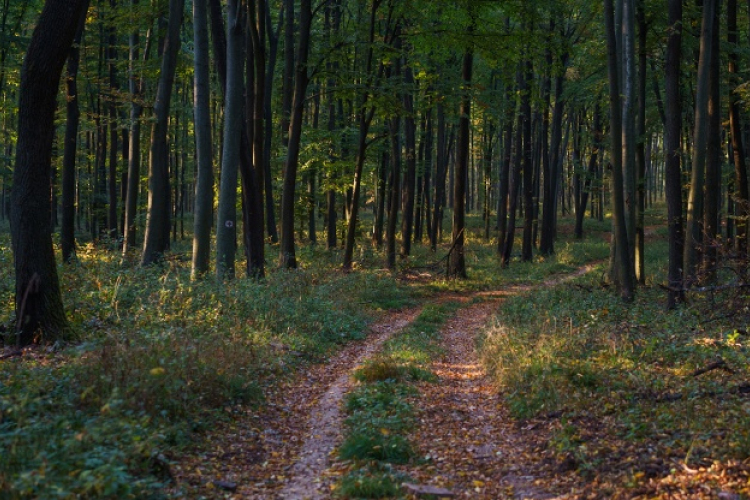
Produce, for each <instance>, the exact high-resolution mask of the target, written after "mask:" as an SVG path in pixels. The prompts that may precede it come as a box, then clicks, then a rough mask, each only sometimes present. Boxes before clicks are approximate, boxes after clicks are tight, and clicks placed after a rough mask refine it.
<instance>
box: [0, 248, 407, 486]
mask: <svg viewBox="0 0 750 500" xmlns="http://www.w3.org/2000/svg"><path fill="white" fill-rule="evenodd" d="M176 252H184V253H187V249H186V248H181V249H180V248H178V249H177V250H176ZM176 255H179V253H176ZM307 258H310V259H313V260H309V261H308V260H305V259H307ZM316 258H317V256H316V255H312V254H310V253H308V254H303V256H302V259H301V260H302V262H303V266H304V269H302V270H298V271H293V272H273V271H272V272H270V273H269V276H268V278H267V279H266V281H265V282H264V283H256V282H253V281H251V280H247V279H237V280H235V281H233V282H232V283H230V284H227V285H222V284H218V283H216V282H215V280H213V279H212V278H208V279H205V280H202V281H191V280H190V278H189V272H190V271H189V262H187V263H186V262H184V261H182V260H180V259H168V260H167V261H166V262H165V263H164V265H163V266H162V267H157V268H149V269H141V268H139V267H137V266H136V265H135V264H133V263H131V262H129V261H126V262H121V261H120V258H119V256H117V255H116V254H115V253H113V252H111V251H107V250H106V249H100V248H96V247H94V246H92V245H89V246H85V247H83V248H81V249H80V251H79V260H78V262H77V263H76V264H75V265H74V266H71V267H67V268H64V269H63V268H60V272H61V283H62V287H63V297H64V301H65V306H66V310H67V311H68V316H69V318H70V320H71V324H72V326H73V331H74V337H73V338H71V339H69V340H68V342H63V343H59V344H56V345H55V346H43V347H41V348H38V349H35V350H32V351H30V352H28V353H27V355H25V356H24V357H23V358H13V359H10V360H6V361H2V362H0V449H2V450H3V452H2V453H0V497H3V498H32V497H33V498H53V497H54V498H160V497H162V496H163V493H162V492H163V487H164V484H165V482H167V481H168V480H169V477H168V474H166V472H165V467H164V462H165V461H166V462H167V463H168V459H165V460H162V459H161V458H159V457H168V456H170V455H171V454H174V453H179V449H180V447H181V446H182V445H183V444H186V443H188V442H190V441H191V440H192V438H191V435H192V434H193V433H195V432H201V431H202V430H204V429H207V428H209V427H210V426H211V425H212V422H213V421H215V420H216V419H222V418H229V417H228V413H227V412H226V411H224V409H225V408H226V407H227V406H235V405H246V406H247V405H249V406H253V405H262V404H263V393H264V391H265V388H266V386H268V385H269V384H273V383H275V381H276V380H278V379H279V378H282V377H287V376H289V375H291V374H292V373H294V372H295V371H296V370H297V369H299V367H301V366H304V365H305V364H308V363H312V362H322V361H324V360H325V359H327V357H328V356H329V355H330V354H331V353H332V352H333V351H334V350H336V349H338V348H339V347H340V346H342V345H344V344H346V343H347V342H350V341H352V340H357V339H361V338H363V337H364V331H365V327H366V325H367V323H368V322H369V321H371V319H372V318H373V317H374V315H375V314H377V313H379V312H380V311H383V310H385V309H388V308H391V307H393V306H394V305H398V304H409V303H413V300H414V299H413V298H412V296H411V292H410V290H409V289H408V288H407V287H405V286H401V285H400V284H398V283H396V282H395V281H394V279H393V277H392V276H391V275H390V274H389V273H386V272H382V271H379V270H373V271H369V270H364V269H363V270H361V271H360V272H357V273H352V274H343V273H340V272H336V271H335V270H334V269H333V264H332V263H328V262H325V261H324V260H323V259H320V262H315V261H314V259H316ZM11 259H12V255H11V253H10V251H9V248H8V241H7V239H5V240H0V264H7V265H1V266H0V300H1V301H2V303H3V304H4V306H3V307H2V312H1V313H0V314H1V315H2V316H0V323H3V324H9V323H10V321H11V319H10V316H9V315H10V313H11V311H12V298H13V281H12V275H11V273H12V265H10V262H11ZM8 341H9V342H10V339H8ZM167 467H168V465H167Z"/></svg>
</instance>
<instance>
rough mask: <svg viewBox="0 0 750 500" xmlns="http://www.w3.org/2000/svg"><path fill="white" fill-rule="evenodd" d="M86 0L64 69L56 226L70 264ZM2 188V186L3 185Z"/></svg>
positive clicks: (72, 246)
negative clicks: (58, 222) (59, 218)
mask: <svg viewBox="0 0 750 500" xmlns="http://www.w3.org/2000/svg"><path fill="white" fill-rule="evenodd" d="M88 3H89V2H88V0H85V1H84V4H85V5H84V7H82V8H81V16H80V19H79V21H78V28H77V30H76V34H75V38H74V41H73V45H72V46H71V47H70V53H69V54H68V70H67V75H66V77H67V79H66V87H67V96H66V99H65V100H66V102H67V105H66V113H67V119H66V121H65V149H64V153H63V170H62V226H61V227H60V246H61V248H62V260H63V263H70V262H72V261H73V259H74V258H75V252H76V239H75V209H76V203H75V196H76V152H77V150H78V148H77V146H78V124H79V122H80V116H81V113H80V111H79V108H78V85H77V79H78V66H79V63H80V59H81V51H80V48H79V47H78V46H79V45H80V43H81V38H82V36H83V29H84V26H85V25H86V10H87V8H88ZM3 187H4V186H3Z"/></svg>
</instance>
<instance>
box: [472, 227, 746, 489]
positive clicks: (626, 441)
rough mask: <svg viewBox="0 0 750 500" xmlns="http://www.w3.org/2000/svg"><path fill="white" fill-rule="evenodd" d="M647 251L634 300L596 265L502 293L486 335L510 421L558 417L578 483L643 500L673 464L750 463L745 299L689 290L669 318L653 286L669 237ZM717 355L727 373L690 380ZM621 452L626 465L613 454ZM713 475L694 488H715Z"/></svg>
mask: <svg viewBox="0 0 750 500" xmlns="http://www.w3.org/2000/svg"><path fill="white" fill-rule="evenodd" d="M646 251H647V256H646V262H647V271H648V272H649V279H648V280H647V286H646V287H641V288H639V290H638V294H637V296H636V300H635V302H634V303H633V304H631V305H624V304H622V302H621V301H619V300H618V299H617V298H616V297H615V295H614V294H613V291H612V290H611V289H608V288H604V287H602V286H601V283H600V278H601V276H602V275H603V274H604V272H605V266H606V264H602V265H600V266H599V268H598V269H596V270H595V271H594V272H592V273H589V275H587V276H582V277H579V278H577V279H576V280H575V281H574V282H573V283H569V284H565V285H560V286H557V287H554V288H549V287H548V288H542V289H535V290H534V291H533V292H531V293H528V294H524V295H522V296H518V297H511V298H509V299H508V300H506V301H505V302H504V304H503V307H502V310H501V311H498V314H497V322H496V324H495V326H494V327H492V328H490V329H488V330H487V331H486V332H485V334H484V335H483V337H482V339H481V345H482V353H483V359H484V362H485V365H486V366H487V367H488V369H489V371H490V372H491V373H492V375H493V377H494V379H495V381H496V382H497V384H498V386H499V387H500V389H501V390H502V392H503V394H504V397H505V399H506V401H507V404H508V406H509V408H510V409H511V411H512V414H513V415H514V416H515V417H516V418H518V419H541V421H545V422H546V421H547V416H549V415H562V419H561V421H560V423H559V425H557V426H551V429H552V435H551V440H550V444H551V446H552V448H553V449H554V450H555V451H556V452H558V454H559V456H564V455H572V456H574V457H575V463H577V468H578V472H579V474H581V475H582V476H584V477H594V476H597V475H598V474H604V475H605V476H606V475H607V474H609V475H610V476H613V477H614V476H616V477H614V478H611V481H612V482H613V484H614V486H613V487H615V488H630V491H640V492H641V493H640V494H644V493H643V491H644V490H638V488H644V487H647V486H648V485H649V484H650V483H649V480H650V478H652V477H659V476H669V475H670V474H675V471H674V470H672V472H670V466H669V465H668V464H670V463H674V464H676V463H683V464H685V465H686V466H687V467H692V468H696V469H700V470H703V471H705V470H708V469H709V468H710V467H711V466H712V464H727V463H731V460H732V459H738V460H746V459H748V458H750V446H748V445H749V444H750V440H748V431H747V429H748V424H750V418H749V417H748V413H747V409H748V403H747V402H746V399H745V398H744V397H743V396H742V394H741V393H740V392H738V391H737V387H741V386H742V385H743V384H745V383H746V382H745V381H746V380H747V378H748V375H750V370H749V369H748V366H750V354H749V352H748V350H747V345H746V344H747V342H746V339H745V338H744V336H743V334H742V333H740V332H743V331H745V329H746V327H747V323H748V321H749V320H750V317H749V316H748V314H747V309H746V304H747V300H748V297H747V295H746V293H745V292H742V291H738V290H732V291H731V293H732V294H733V297H732V298H733V299H740V300H739V302H732V301H730V300H729V298H726V299H722V298H720V297H718V296H714V297H711V296H710V294H698V293H693V294H689V295H688V299H689V300H688V303H686V304H684V305H683V306H681V307H680V308H678V309H676V310H674V311H665V309H664V303H665V292H664V290H663V289H662V288H660V287H659V286H656V285H657V284H659V283H663V282H665V270H666V264H667V245H666V242H665V241H664V240H660V241H659V240H657V241H652V242H649V243H648V244H647V246H646ZM737 294H739V295H742V294H745V295H744V299H743V298H742V297H738V296H737ZM731 304H735V305H736V304H744V305H740V306H739V308H737V309H734V310H731V307H732V306H731ZM717 359H722V360H724V361H725V362H726V364H727V366H729V367H730V368H731V370H732V373H730V372H728V371H723V370H714V371H711V372H708V373H706V374H703V375H700V376H693V375H692V374H693V373H694V371H695V370H698V369H700V368H704V367H707V366H709V365H710V364H711V363H712V362H715V361H716V360H717ZM592 422H595V423H596V425H593V424H592ZM587 427H588V429H587ZM592 429H597V430H592ZM616 449H619V450H622V451H621V453H622V454H624V455H625V456H626V457H629V460H630V461H628V458H622V459H621V460H622V462H621V463H619V462H617V461H616V460H617V459H615V458H612V457H613V454H612V452H611V450H616ZM608 450H609V451H608ZM644 450H650V451H648V453H647V454H646V458H643V453H645V452H644ZM648 456H653V457H658V464H660V465H659V466H658V467H657V466H654V465H653V464H650V463H649V462H648V460H647V459H648ZM613 460H614V461H615V462H614V463H613ZM714 466H715V465H714ZM717 467H718V466H717ZM701 468H702V469H701ZM719 468H720V467H719ZM678 469H679V468H678ZM720 477H723V474H720V473H719V472H717V473H716V474H714V475H713V476H711V477H709V478H706V477H702V476H701V479H700V481H707V482H708V483H709V484H711V485H712V486H713V487H720V486H717V485H720V484H721V481H722V480H721V479H719V478H720ZM727 477H731V474H727ZM696 481H697V480H696ZM726 481H729V480H728V479H727V480H726ZM648 487H653V488H657V487H656V486H648ZM613 491H615V490H613ZM656 491H657V490H653V491H652V490H649V493H648V494H646V496H649V495H656V493H655V492H656ZM740 491H741V492H743V493H744V494H747V493H749V492H750V491H748V488H747V486H743V487H742V488H741V489H740Z"/></svg>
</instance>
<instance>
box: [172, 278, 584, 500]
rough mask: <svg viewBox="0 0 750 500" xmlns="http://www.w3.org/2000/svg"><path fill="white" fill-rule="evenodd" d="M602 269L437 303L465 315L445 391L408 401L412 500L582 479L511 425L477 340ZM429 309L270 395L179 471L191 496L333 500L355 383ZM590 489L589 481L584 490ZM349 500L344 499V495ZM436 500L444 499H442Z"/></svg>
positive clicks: (444, 366) (430, 388)
mask: <svg viewBox="0 0 750 500" xmlns="http://www.w3.org/2000/svg"><path fill="white" fill-rule="evenodd" d="M591 269H592V267H590V266H585V267H581V268H580V269H578V270H577V271H576V272H574V273H571V274H569V275H566V276H564V277H563V278H556V279H552V280H548V281H546V282H544V283H541V284H539V285H535V286H534V285H522V286H518V285H515V286H507V287H503V288H500V289H497V290H492V291H483V292H474V293H470V294H463V295H457V294H455V293H450V294H448V293H444V294H439V295H437V296H435V297H433V298H432V299H431V301H432V302H443V301H454V302H459V303H460V304H461V305H460V306H459V308H458V309H457V311H456V312H455V313H454V314H453V315H452V316H451V317H450V318H449V319H448V321H447V322H445V324H443V326H442V328H441V331H440V335H439V337H440V339H441V341H440V343H441V346H440V347H441V351H442V353H443V355H442V356H440V357H438V359H435V360H433V361H432V364H431V367H430V369H431V371H432V372H433V373H434V374H435V375H437V377H438V381H437V383H435V382H420V383H418V384H417V387H418V391H417V394H416V395H414V396H412V397H411V398H410V400H411V401H410V403H412V404H413V405H414V406H415V407H416V408H417V422H418V425H417V426H416V429H415V430H414V431H413V432H412V436H410V437H411V438H412V439H413V441H414V442H415V443H416V448H417V456H419V457H426V458H423V459H421V460H412V461H410V463H409V464H406V465H400V466H396V468H397V470H398V472H399V474H401V476H400V477H408V478H410V479H409V481H408V482H409V483H411V484H413V485H414V486H412V487H411V489H408V487H407V488H405V489H404V490H403V495H404V496H405V497H406V498H417V497H421V496H424V495H429V494H430V492H433V493H436V494H437V498H441V497H443V496H446V497H448V496H450V497H457V498H478V499H497V498H535V499H547V498H558V497H559V494H560V492H561V491H570V488H571V486H572V484H571V483H574V482H575V481H576V478H577V476H576V475H575V474H573V471H574V469H575V467H574V466H573V467H571V466H570V464H566V463H557V462H555V461H554V460H552V459H545V460H542V458H543V453H541V451H542V450H544V449H545V448H546V444H547V441H548V437H547V436H546V434H545V432H544V430H543V429H540V428H537V427H538V426H535V425H534V426H524V425H522V424H519V423H518V421H516V420H514V419H512V418H511V417H510V416H509V414H508V411H507V409H506V408H505V405H504V404H503V401H502V398H501V395H500V394H499V392H498V390H497V388H496V387H495V386H494V385H493V384H492V383H491V381H490V379H489V378H488V376H487V374H486V373H485V371H484V369H483V367H482V364H481V363H480V360H479V358H478V355H477V352H476V338H477V335H478V334H479V333H480V332H481V331H482V330H483V328H485V327H486V326H487V323H488V322H489V321H490V319H491V318H493V315H494V314H495V313H496V312H497V310H498V308H499V307H500V304H501V302H502V301H503V300H505V298H506V297H508V296H511V295H515V294H518V293H519V292H528V291H531V290H533V288H535V287H551V286H556V285H558V284H560V283H562V282H564V281H567V280H569V279H572V278H574V277H576V276H580V275H582V274H584V273H586V272H588V271H590V270H591ZM420 310H421V308H420V307H416V308H411V309H405V310H401V311H396V312H393V311H389V312H388V313H387V314H386V315H384V316H383V317H382V318H380V320H378V321H377V322H376V323H375V324H373V325H372V326H371V327H370V330H371V334H370V335H369V336H368V337H367V339H366V340H365V341H362V342H357V343H354V344H351V345H349V346H348V347H346V348H344V349H343V350H342V351H341V352H340V353H338V354H337V355H336V356H335V357H333V358H332V359H330V360H329V361H328V362H326V363H322V364H318V365H314V366H312V367H311V368H309V369H308V370H305V371H303V372H301V373H299V374H298V375H297V376H296V377H294V378H293V379H292V380H290V381H288V382H285V383H283V384H281V385H279V386H278V387H277V388H276V389H275V390H274V391H273V392H271V393H270V394H267V400H266V402H265V403H264V404H263V408H262V409H260V410H256V409H248V410H246V412H247V414H246V416H245V417H244V418H237V419H232V423H231V424H225V425H224V426H222V427H219V428H216V429H214V430H213V431H212V432H210V433H209V434H208V435H207V436H206V437H205V439H204V440H203V441H202V442H201V443H200V444H199V445H198V447H197V448H196V450H195V453H193V454H190V455H188V456H185V457H181V458H179V459H177V460H176V463H175V464H174V465H173V467H172V473H173V474H174V476H175V479H176V482H177V484H178V487H180V488H181V489H182V491H183V494H185V495H188V496H190V497H195V498H200V497H203V498H222V497H224V498H237V499H239V498H253V499H274V498H275V499H285V500H302V499H311V500H312V499H315V500H317V499H325V498H332V497H334V496H336V494H335V491H336V488H337V483H338V482H339V481H340V479H341V477H342V476H343V475H344V474H346V473H347V471H349V469H351V466H352V464H351V463H349V462H347V461H341V460H339V459H338V458H337V446H338V445H340V444H341V440H342V435H343V433H344V432H345V429H344V419H345V415H344V411H343V410H342V405H343V402H344V398H345V396H346V394H347V393H348V392H350V391H351V390H352V387H354V386H355V385H356V384H357V382H355V381H354V380H353V378H352V374H353V372H354V370H355V369H356V368H357V367H360V366H362V364H363V363H364V362H365V361H367V360H370V359H372V358H373V356H375V355H376V353H377V352H378V351H379V349H381V347H382V345H383V344H384V342H386V341H387V340H388V339H390V338H391V337H393V336H394V335H397V334H398V333H399V332H400V331H401V330H403V329H404V328H405V327H406V326H408V325H410V324H411V323H412V322H413V321H414V320H415V318H416V317H417V316H418V314H419V312H420ZM578 479H580V478H578ZM339 497H340V495H339ZM431 498H435V497H434V496H433V497H431Z"/></svg>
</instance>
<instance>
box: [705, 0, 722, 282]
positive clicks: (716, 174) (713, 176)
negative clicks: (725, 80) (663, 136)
mask: <svg viewBox="0 0 750 500" xmlns="http://www.w3.org/2000/svg"><path fill="white" fill-rule="evenodd" d="M717 3H718V5H717V6H716V13H715V15H714V16H713V17H712V22H713V29H712V31H711V33H712V35H711V36H712V41H711V68H710V70H709V71H710V76H709V83H708V94H709V96H708V144H707V149H706V156H707V158H706V188H705V190H704V193H705V194H704V200H703V201H704V209H703V269H704V272H706V277H707V279H709V280H712V278H713V277H714V276H715V267H716V254H717V252H716V245H717V239H716V238H717V236H718V234H719V210H720V208H721V207H720V205H721V163H722V156H723V155H722V150H721V149H722V148H721V145H722V140H721V133H722V126H721V81H720V78H721V60H720V53H719V52H720V47H719V44H720V43H721V42H720V37H719V17H720V16H721V2H720V1H719V2H717Z"/></svg>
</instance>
